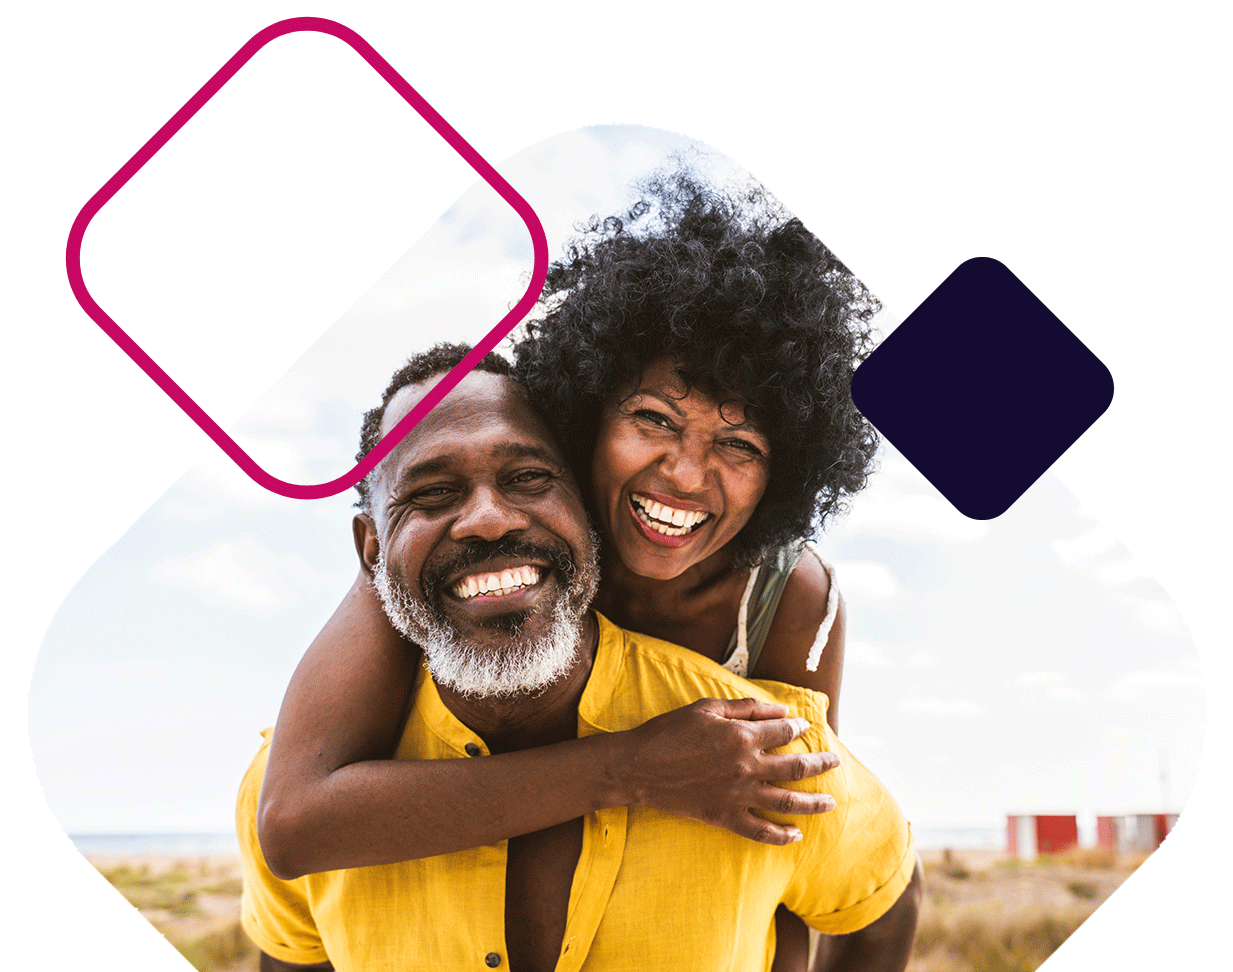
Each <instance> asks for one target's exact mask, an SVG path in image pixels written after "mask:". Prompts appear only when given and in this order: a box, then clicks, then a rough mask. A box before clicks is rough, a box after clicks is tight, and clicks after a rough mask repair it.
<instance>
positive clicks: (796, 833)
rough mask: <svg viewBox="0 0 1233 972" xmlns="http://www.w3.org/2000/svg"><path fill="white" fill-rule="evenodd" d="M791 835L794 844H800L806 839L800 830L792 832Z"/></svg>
mask: <svg viewBox="0 0 1233 972" xmlns="http://www.w3.org/2000/svg"><path fill="white" fill-rule="evenodd" d="M789 835H790V837H791V838H792V843H794V844H796V843H799V842H800V841H802V840H804V839H805V835H804V834H802V833H801V832H800V831H799V830H792V831H790V832H789Z"/></svg>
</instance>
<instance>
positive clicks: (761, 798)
mask: <svg viewBox="0 0 1233 972" xmlns="http://www.w3.org/2000/svg"><path fill="white" fill-rule="evenodd" d="M750 809H752V810H765V811H768V812H770V813H782V814H785V815H786V816H800V815H804V814H817V813H830V812H831V811H832V810H834V809H835V798H834V797H833V796H831V795H830V794H829V793H802V792H800V791H799V790H785V789H784V788H783V787H779V786H770V785H767V786H766V787H764V788H763V789H762V790H761V791H760V792H759V793H758V794H757V795H756V796H755V798H754V805H753V806H752V807H751V808H750Z"/></svg>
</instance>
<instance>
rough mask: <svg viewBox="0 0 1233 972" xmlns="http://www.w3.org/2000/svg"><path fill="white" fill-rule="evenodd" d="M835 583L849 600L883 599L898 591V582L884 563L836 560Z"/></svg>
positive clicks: (892, 595)
mask: <svg viewBox="0 0 1233 972" xmlns="http://www.w3.org/2000/svg"><path fill="white" fill-rule="evenodd" d="M834 567H835V583H837V584H838V585H839V589H840V590H841V591H843V594H844V597H846V598H848V599H850V600H872V601H884V600H888V599H889V598H892V597H894V596H895V595H896V594H898V593H899V582H898V581H897V580H895V575H894V574H892V573H891V572H890V570H889V569H888V568H887V567H886V566H885V565H884V564H877V563H871V562H869V561H860V560H852V561H846V560H845V561H836V562H835V564H834Z"/></svg>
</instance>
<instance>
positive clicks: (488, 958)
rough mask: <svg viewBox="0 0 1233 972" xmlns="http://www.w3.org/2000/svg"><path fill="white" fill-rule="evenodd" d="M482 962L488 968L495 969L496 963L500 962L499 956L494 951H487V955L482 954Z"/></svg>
mask: <svg viewBox="0 0 1233 972" xmlns="http://www.w3.org/2000/svg"><path fill="white" fill-rule="evenodd" d="M484 964H485V965H487V966H488V968H490V969H495V968H496V967H497V966H498V965H500V964H501V956H500V955H498V954H497V953H496V952H489V953H488V954H487V955H485V956H484Z"/></svg>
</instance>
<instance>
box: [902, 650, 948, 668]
mask: <svg viewBox="0 0 1233 972" xmlns="http://www.w3.org/2000/svg"><path fill="white" fill-rule="evenodd" d="M940 664H941V662H939V661H938V658H937V655H935V654H934V653H933V652H931V651H929V650H927V649H925V648H921V649H919V650H917V651H914V652H912V654H910V655H908V660H907V665H908V667H909V668H937V667H938V665H940Z"/></svg>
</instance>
